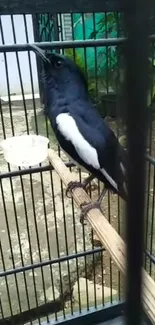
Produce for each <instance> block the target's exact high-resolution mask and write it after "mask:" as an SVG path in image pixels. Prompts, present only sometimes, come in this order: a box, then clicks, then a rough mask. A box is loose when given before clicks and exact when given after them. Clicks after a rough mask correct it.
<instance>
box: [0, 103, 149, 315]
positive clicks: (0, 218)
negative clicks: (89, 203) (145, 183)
mask: <svg viewBox="0 0 155 325" xmlns="http://www.w3.org/2000/svg"><path fill="white" fill-rule="evenodd" d="M26 105H27V106H26V108H27V112H26V114H25V112H24V109H23V107H22V105H21V103H20V104H19V103H14V104H13V106H12V120H13V127H14V132H15V135H17V134H24V133H27V125H28V129H29V132H30V133H36V121H37V129H38V133H39V134H41V135H46V125H47V124H46V122H45V119H44V116H43V114H42V112H41V109H40V106H39V103H38V102H36V106H37V109H36V117H35V114H34V110H33V109H32V103H31V101H30V102H27V103H26ZM26 121H27V125H26ZM108 123H109V124H110V126H111V127H112V128H113V129H114V131H116V121H114V120H108ZM3 126H4V127H5V132H6V136H11V135H12V126H11V123H10V112H9V108H8V106H7V105H6V106H3V115H1V120H0V140H1V139H3ZM48 128H49V134H48V136H49V138H50V145H51V147H52V148H54V149H55V150H57V143H56V141H55V138H54V136H53V133H52V131H51V129H50V127H49V125H48ZM154 131H155V124H153V134H152V143H153V149H152V154H153V155H154V142H155V135H154ZM120 135H121V133H120ZM61 157H62V159H63V160H65V161H67V158H66V156H65V155H64V154H61ZM47 163H48V161H45V162H44V163H43V164H42V165H43V166H45V165H47ZM10 168H11V171H13V170H16V167H12V166H11V167H10ZM74 170H76V171H77V178H78V177H79V173H78V170H77V169H76V168H74ZM6 172H8V164H7V163H6V162H5V160H4V157H3V154H2V152H0V173H6ZM81 175H82V179H84V178H85V177H86V176H87V175H86V174H85V173H82V174H81ZM153 179H154V169H153V167H152V168H151V174H150V186H149V208H148V211H147V216H148V218H147V219H148V227H147V233H148V236H147V249H148V250H150V247H152V253H153V254H155V235H154V232H155V226H154V222H153V220H154V192H153V188H154V184H153ZM0 185H1V190H0V238H1V255H0V269H1V270H2V271H3V270H8V269H12V268H15V267H16V268H20V267H22V266H23V265H24V266H25V265H27V266H28V265H30V264H33V263H38V262H40V261H48V260H49V259H57V257H59V256H60V257H63V256H66V255H69V254H74V253H77V252H78V253H80V252H83V251H84V250H90V249H92V247H94V246H95V248H96V246H97V247H99V246H100V243H99V242H98V241H97V240H94V236H93V235H92V232H91V229H90V226H89V225H88V224H87V225H86V226H84V227H82V225H81V224H80V222H79V210H78V209H77V207H76V206H75V205H74V204H73V203H72V200H71V199H68V198H67V197H66V196H65V188H64V187H63V185H62V183H61V182H60V180H59V177H58V176H57V174H56V173H55V172H54V171H52V172H49V171H47V172H43V173H40V172H39V173H35V174H32V175H29V174H28V175H24V176H22V177H20V176H16V177H12V178H4V179H2V181H1V183H0ZM92 195H93V199H95V198H96V197H97V196H98V186H97V183H93V187H92ZM146 195H147V193H146ZM102 209H103V213H104V215H105V216H106V218H107V219H108V220H109V221H110V222H111V224H112V225H113V227H114V228H115V229H116V230H117V231H118V232H120V234H121V236H122V237H123V238H125V236H124V234H125V231H124V229H125V221H124V220H125V218H124V205H123V202H122V201H121V200H119V201H118V197H117V196H116V195H113V194H107V195H106V197H105V198H104V201H103V205H102ZM152 229H153V230H152ZM151 235H154V236H153V241H151ZM147 265H148V264H147ZM148 267H149V265H148ZM86 269H87V270H86ZM154 274H155V270H154V267H153V266H152V277H153V278H154ZM79 277H84V278H87V279H89V280H92V281H93V282H94V283H95V284H97V285H101V286H105V287H107V288H112V289H114V290H115V294H114V295H113V293H112V292H110V293H111V294H112V296H113V297H111V294H109V295H107V296H106V297H105V300H104V298H103V297H102V301H101V299H100V301H98V303H101V302H102V303H103V302H104V301H105V302H107V301H111V300H112V299H114V300H116V299H120V296H121V297H122V296H123V279H122V278H121V277H120V275H119V273H118V271H117V268H116V266H115V265H114V264H113V262H112V261H111V260H110V258H109V256H108V254H107V252H103V253H96V254H94V255H93V254H91V255H88V256H87V258H86V259H85V258H84V257H78V259H76V258H72V259H71V260H70V261H69V262H67V261H63V260H62V262H61V263H58V261H57V260H55V263H54V264H53V265H52V267H50V266H43V267H42V268H40V267H36V268H35V269H34V271H32V270H27V271H25V272H24V273H23V272H20V273H18V274H17V275H16V276H14V275H8V276H7V278H5V277H1V278H0V298H1V315H2V317H8V316H10V315H11V313H13V314H17V313H19V312H20V311H24V310H27V309H28V308H29V306H30V307H31V308H34V307H36V306H37V304H39V305H40V304H43V303H44V302H46V301H51V300H53V298H58V297H59V296H60V295H61V294H62V291H63V292H65V293H66V292H67V293H68V290H69V286H71V287H72V288H73V286H74V284H75V282H76V281H77V279H78V278H79ZM52 288H53V290H54V291H53V290H52ZM88 291H89V288H88ZM9 297H10V298H9ZM9 299H10V302H9ZM94 299H95V298H94ZM67 300H69V298H68V299H67ZM83 305H86V301H84V302H83ZM92 305H94V301H92ZM66 306H67V307H66V308H68V312H69V313H70V308H71V307H70V303H68V304H66Z"/></svg>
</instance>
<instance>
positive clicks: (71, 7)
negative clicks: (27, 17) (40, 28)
mask: <svg viewBox="0 0 155 325" xmlns="http://www.w3.org/2000/svg"><path fill="white" fill-rule="evenodd" d="M45 7H46V11H47V12H52V13H58V12H59V13H71V12H74V13H76V12H93V11H96V12H101V11H105V12H109V11H115V12H118V11H119V12H120V11H125V10H126V5H125V3H124V1H122V0H111V1H101V0H92V1H89V0H69V1H64V0H52V1H51V0H46V2H43V1H42V0H38V1H35V0H31V1H29V0H23V1H22V2H21V1H20V0H12V1H9V0H8V1H6V0H1V1H0V13H1V14H10V12H11V13H12V14H23V13H25V14H32V13H44V11H45Z"/></svg>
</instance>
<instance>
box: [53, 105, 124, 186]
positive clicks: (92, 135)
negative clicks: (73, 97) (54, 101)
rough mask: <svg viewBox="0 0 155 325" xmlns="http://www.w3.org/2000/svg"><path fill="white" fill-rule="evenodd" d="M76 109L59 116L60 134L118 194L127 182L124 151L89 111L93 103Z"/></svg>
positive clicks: (108, 130) (97, 116) (92, 112)
mask: <svg viewBox="0 0 155 325" xmlns="http://www.w3.org/2000/svg"><path fill="white" fill-rule="evenodd" d="M83 105H84V107H83ZM87 105H89V109H88V110H87ZM73 106H74V104H73ZM73 106H72V110H70V112H68V113H61V114H59V115H58V116H57V118H56V123H57V127H58V130H59V132H60V133H61V134H62V135H63V137H64V138H65V140H66V141H68V142H70V143H71V144H72V146H73V147H74V148H75V151H76V153H77V154H78V155H79V157H80V158H81V160H82V161H84V163H85V164H87V165H88V166H91V167H93V169H94V170H96V171H98V172H100V174H103V176H104V177H106V179H107V180H108V182H109V184H110V185H111V187H112V188H113V189H114V190H115V191H116V192H118V191H119V189H120V188H121V187H122V186H123V184H124V179H125V169H126V164H125V156H126V154H125V151H124V149H123V148H122V147H121V145H120V144H119V142H118V140H117V138H116V136H115V135H114V133H113V131H112V130H111V129H110V128H109V126H108V125H107V124H106V123H105V121H104V120H103V119H102V118H101V117H100V115H98V113H97V112H96V111H95V110H94V109H90V104H88V103H83V102H81V103H80V105H79V103H78V108H79V109H77V110H76V109H75V108H74V107H73ZM76 108H77V103H76ZM87 111H88V112H89V113H88V114H87ZM68 148H69V146H68ZM68 153H69V152H68Z"/></svg>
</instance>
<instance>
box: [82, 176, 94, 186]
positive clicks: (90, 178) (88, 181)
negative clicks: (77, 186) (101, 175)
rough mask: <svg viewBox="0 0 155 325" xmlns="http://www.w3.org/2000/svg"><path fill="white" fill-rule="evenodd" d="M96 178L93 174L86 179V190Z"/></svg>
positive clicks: (84, 183)
mask: <svg viewBox="0 0 155 325" xmlns="http://www.w3.org/2000/svg"><path fill="white" fill-rule="evenodd" d="M94 178H95V176H94V175H93V174H91V175H89V176H88V177H87V178H85V180H84V181H83V183H82V184H83V185H84V186H85V188H86V187H87V185H88V184H89V183H90V182H91V181H92V180H93V179H94Z"/></svg>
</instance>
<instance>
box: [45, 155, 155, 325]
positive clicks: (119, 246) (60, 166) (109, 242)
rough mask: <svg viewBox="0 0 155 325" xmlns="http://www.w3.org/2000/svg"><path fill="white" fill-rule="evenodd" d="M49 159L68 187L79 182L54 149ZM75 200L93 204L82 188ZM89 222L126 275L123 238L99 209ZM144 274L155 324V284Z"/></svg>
mask: <svg viewBox="0 0 155 325" xmlns="http://www.w3.org/2000/svg"><path fill="white" fill-rule="evenodd" d="M48 158H49V160H50V162H51V164H52V165H53V167H54V169H55V171H56V172H57V174H58V175H59V177H60V178H61V180H62V181H63V183H64V184H65V185H66V186H68V184H69V183H70V182H71V181H77V175H76V174H75V173H73V172H72V173H71V172H70V171H69V169H68V168H67V167H66V166H65V164H64V163H63V161H62V160H61V159H60V158H59V157H58V155H57V154H56V153H55V151H53V150H52V149H49V150H48ZM72 195H73V198H74V200H75V202H76V203H77V205H78V207H80V205H81V204H83V203H84V202H86V203H89V202H92V201H91V199H90V197H89V196H88V195H87V193H86V192H85V191H84V190H83V189H82V188H80V187H79V188H76V189H74V190H73V191H72ZM87 220H88V221H89V223H90V225H91V227H92V228H93V229H94V230H95V232H96V234H97V236H98V237H99V239H100V241H101V243H102V244H103V245H104V247H105V248H106V250H107V251H108V252H109V254H110V256H111V258H112V260H113V261H114V262H115V264H116V265H117V267H118V269H119V270H120V271H121V272H122V273H123V274H124V275H125V273H126V256H125V255H126V244H125V243H124V241H123V240H122V238H121V237H120V236H119V235H118V233H117V232H116V230H115V229H114V228H113V227H112V226H111V225H110V223H109V222H108V221H107V219H106V218H105V217H104V216H103V214H102V213H101V211H100V210H99V209H96V208H95V209H92V210H90V211H89V212H88V213H87ZM142 272H143V288H142V290H143V305H144V309H145V312H146V314H147V315H148V317H149V319H150V320H151V322H152V323H153V324H155V282H154V281H153V279H152V278H151V277H150V276H149V275H148V273H147V272H146V271H145V270H144V269H142Z"/></svg>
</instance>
